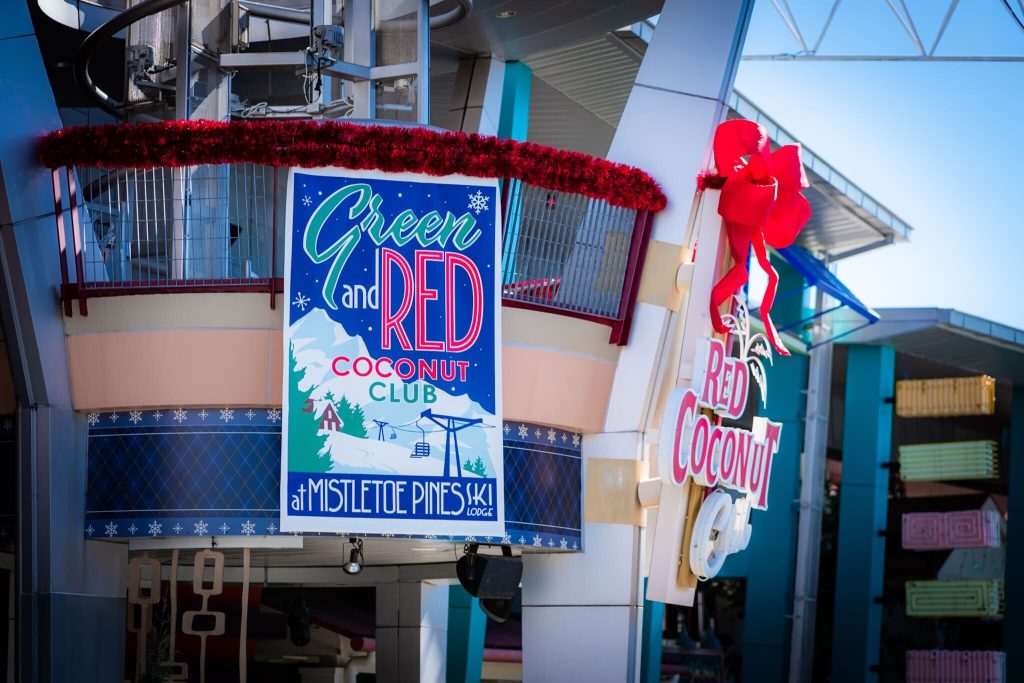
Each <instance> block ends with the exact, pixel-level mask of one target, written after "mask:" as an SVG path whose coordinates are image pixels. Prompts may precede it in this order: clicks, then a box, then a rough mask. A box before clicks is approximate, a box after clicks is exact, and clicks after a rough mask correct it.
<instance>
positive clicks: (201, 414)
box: [199, 408, 210, 422]
mask: <svg viewBox="0 0 1024 683" xmlns="http://www.w3.org/2000/svg"><path fill="white" fill-rule="evenodd" d="M208 417H210V414H209V413H208V412H206V408H203V409H202V410H200V411H199V419H200V420H203V421H204V422H205V421H206V418H208Z"/></svg>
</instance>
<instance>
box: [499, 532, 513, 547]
mask: <svg viewBox="0 0 1024 683" xmlns="http://www.w3.org/2000/svg"><path fill="white" fill-rule="evenodd" d="M501 544H502V545H512V537H511V536H509V535H508V534H505V535H504V536H502V537H501Z"/></svg>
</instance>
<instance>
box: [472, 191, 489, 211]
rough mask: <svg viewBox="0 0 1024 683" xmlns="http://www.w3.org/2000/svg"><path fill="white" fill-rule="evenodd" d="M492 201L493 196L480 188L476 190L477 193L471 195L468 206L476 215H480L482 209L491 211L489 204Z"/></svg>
mask: <svg viewBox="0 0 1024 683" xmlns="http://www.w3.org/2000/svg"><path fill="white" fill-rule="evenodd" d="M490 201H491V198H490V197H488V196H487V195H485V194H484V193H483V192H481V191H480V190H477V191H476V194H471V195H469V206H468V207H467V208H468V209H469V210H470V211H475V212H476V215H478V216H479V215H480V212H481V211H489V210H490V208H491V207H489V206H488V205H487V204H488V202H490Z"/></svg>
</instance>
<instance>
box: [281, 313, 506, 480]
mask: <svg viewBox="0 0 1024 683" xmlns="http://www.w3.org/2000/svg"><path fill="white" fill-rule="evenodd" d="M289 332H290V334H289V336H290V340H291V348H292V354H293V355H294V360H295V365H296V368H297V370H298V371H299V372H300V373H304V374H303V375H302V379H301V380H300V381H299V389H301V391H302V392H303V393H305V392H309V394H308V396H309V399H310V400H311V401H312V409H313V411H312V412H313V414H315V415H317V416H322V415H323V414H324V411H325V410H326V409H327V407H328V405H337V403H338V402H339V401H340V400H341V398H342V397H344V398H345V400H346V401H348V402H349V403H351V404H352V406H358V407H359V408H361V410H362V413H363V416H364V417H365V421H364V423H363V426H364V428H365V431H366V434H367V438H359V437H357V436H353V435H352V434H351V430H350V429H344V431H340V430H332V429H321V430H320V431H319V434H320V435H321V436H326V443H325V449H324V450H325V451H328V452H329V453H330V458H331V463H332V467H331V471H332V472H353V473H388V474H408V475H422V476H443V475H445V471H444V456H445V441H446V436H447V435H446V432H445V430H444V429H442V428H441V427H439V426H438V425H437V424H435V423H433V422H431V421H430V420H428V419H426V418H422V417H421V415H420V414H421V412H422V411H423V410H424V409H425V408H429V409H430V410H431V411H433V412H434V413H437V414H443V415H450V416H454V417H459V418H465V419H469V420H472V419H480V420H482V424H481V425H476V426H472V427H468V428H465V429H461V430H460V431H459V432H458V444H459V456H460V459H461V467H460V471H459V474H458V475H456V472H455V464H454V461H455V455H454V450H452V452H451V459H452V462H451V464H450V471H449V472H448V474H449V475H451V476H463V477H477V476H480V472H481V470H482V472H483V474H484V476H487V477H494V476H495V475H496V473H497V469H496V467H495V463H494V458H495V457H496V458H499V459H500V458H501V453H502V451H501V433H500V429H499V422H498V421H497V419H496V418H495V416H494V415H493V414H491V413H489V412H488V411H486V410H485V409H484V408H482V407H481V406H480V404H479V403H477V402H475V401H472V400H471V399H470V398H469V397H468V396H467V395H461V396H453V395H452V394H451V393H450V392H449V391H446V389H450V388H451V385H450V383H446V382H443V381H441V380H438V381H437V382H436V383H435V382H433V381H429V380H416V379H410V380H406V381H404V382H403V380H401V379H399V378H398V377H397V376H394V375H392V376H391V377H389V378H386V379H383V378H380V377H377V376H376V375H371V376H368V377H359V376H357V375H356V374H355V373H350V374H348V375H346V376H345V377H340V376H338V375H336V374H335V373H334V371H333V369H332V367H331V366H332V363H333V361H334V359H335V358H336V357H337V356H346V357H348V358H350V359H355V358H358V357H360V356H365V357H368V358H373V357H372V356H370V354H369V352H368V350H367V348H366V345H365V344H364V343H363V340H362V338H361V337H360V336H358V335H356V336H353V335H350V334H349V333H348V332H347V331H346V330H345V327H344V326H343V325H342V324H341V323H338V322H336V321H335V320H333V319H331V318H330V316H328V314H327V313H326V311H324V310H323V309H321V308H312V309H310V310H309V312H307V313H306V314H305V315H304V316H303V317H302V318H300V319H299V320H297V321H296V322H295V323H293V324H292V326H291V328H290V331H289ZM392 357H393V358H395V359H397V358H399V357H401V352H400V351H396V352H395V353H393V354H392ZM373 360H376V359H373ZM346 367H348V366H347V365H346ZM375 382H385V383H386V384H391V383H394V384H395V386H396V394H397V395H398V396H401V395H402V390H403V388H404V387H403V386H402V385H403V384H411V383H429V384H431V385H433V386H434V387H435V390H436V394H435V395H436V401H434V402H433V403H430V404H425V403H422V402H416V403H404V402H397V403H393V402H391V401H388V400H385V401H374V400H372V398H371V396H370V387H371V385H372V384H374V383H375ZM381 393H383V392H381V389H380V387H378V388H377V394H378V395H380V394H381ZM332 399H333V403H332ZM306 409H307V411H308V409H309V406H308V405H307V406H306ZM292 410H293V411H294V410H295V407H294V406H293V407H292ZM375 420H377V421H379V422H383V423H386V426H380V425H378V424H376V423H375V422H374V421H375ZM346 432H349V433H346ZM381 435H383V437H384V438H383V441H381V440H380V439H379V437H380V436H381ZM453 438H454V437H453ZM423 442H425V443H426V444H428V445H429V455H424V453H425V451H426V450H428V449H427V448H425V447H423V446H422V443H423ZM418 444H419V448H417V446H418ZM414 455H416V456H422V457H413V456H414ZM291 457H292V454H289V460H291ZM478 459H479V462H477V460H478ZM467 464H468V465H469V468H468V469H467V468H466V465H467ZM474 465H475V466H474ZM498 466H499V467H500V462H499V464H498Z"/></svg>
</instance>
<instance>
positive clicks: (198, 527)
mask: <svg viewBox="0 0 1024 683" xmlns="http://www.w3.org/2000/svg"><path fill="white" fill-rule="evenodd" d="M192 528H193V529H194V530H195V531H194V532H193V533H195V535H196V536H205V535H206V531H207V529H209V527H208V526H207V524H206V522H204V521H203V520H199V521H198V522H196V523H195V524H193V525H192Z"/></svg>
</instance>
